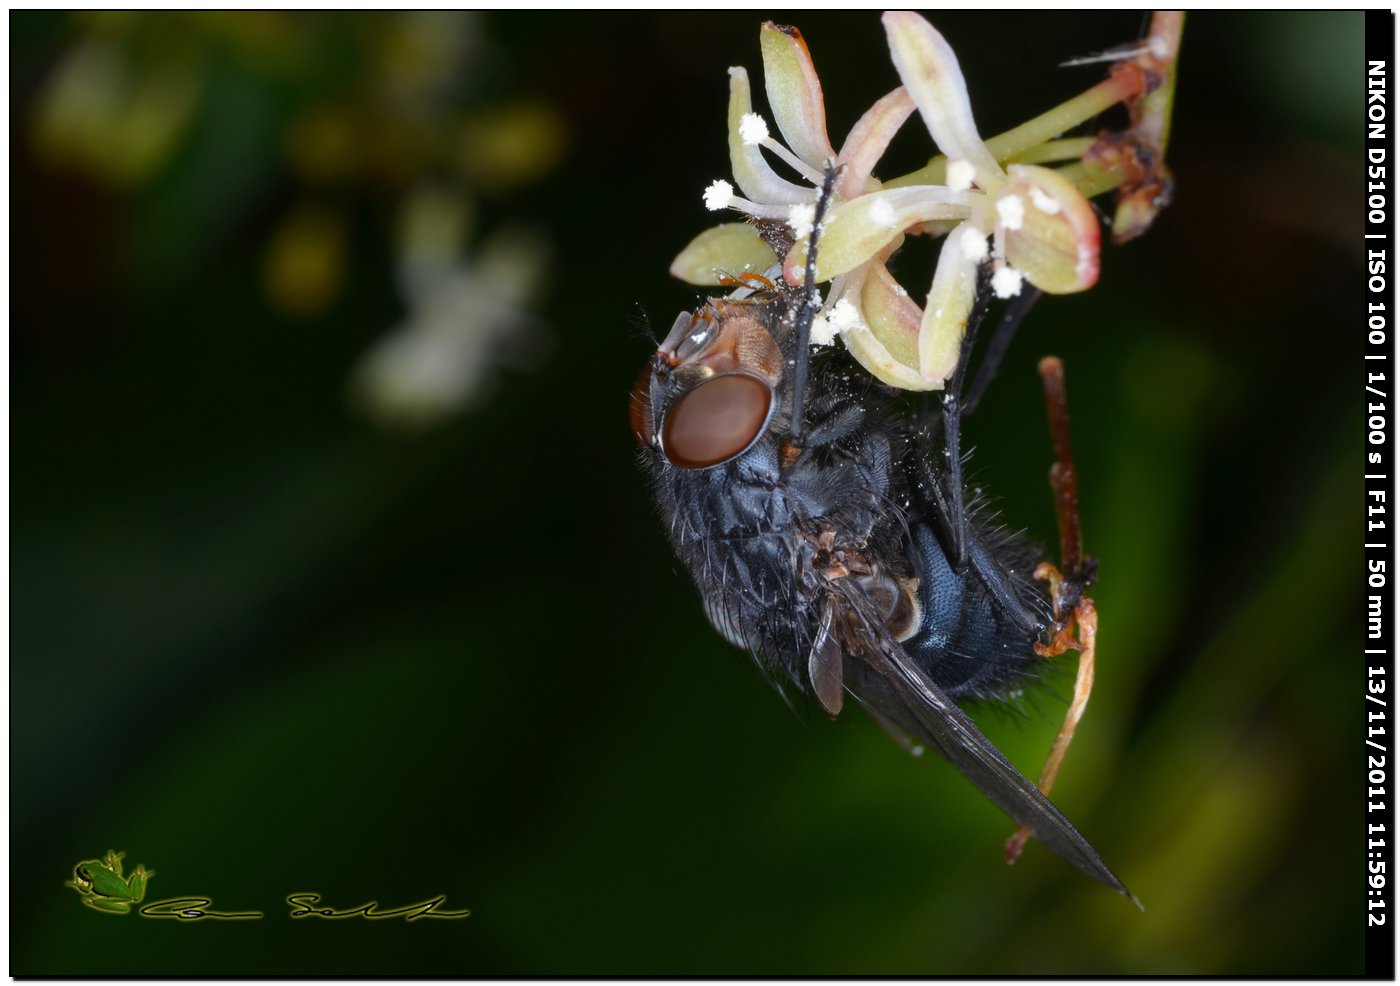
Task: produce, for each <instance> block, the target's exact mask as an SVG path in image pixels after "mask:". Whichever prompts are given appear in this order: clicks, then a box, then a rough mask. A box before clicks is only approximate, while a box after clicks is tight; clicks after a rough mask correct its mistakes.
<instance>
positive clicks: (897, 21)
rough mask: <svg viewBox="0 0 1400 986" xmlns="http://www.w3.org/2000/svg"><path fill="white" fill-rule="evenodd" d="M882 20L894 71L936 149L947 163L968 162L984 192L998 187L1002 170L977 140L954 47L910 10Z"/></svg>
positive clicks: (891, 12) (898, 11) (969, 103)
mask: <svg viewBox="0 0 1400 986" xmlns="http://www.w3.org/2000/svg"><path fill="white" fill-rule="evenodd" d="M882 19H883V20H884V22H885V33H886V35H887V36H888V38H889V43H890V57H891V58H892V59H893V60H894V67H895V69H896V70H897V71H898V72H899V78H900V80H901V81H902V82H903V83H904V85H905V88H907V89H908V90H909V94H910V95H911V96H913V97H914V103H915V105H917V106H918V107H919V113H920V114H921V115H922V116H923V118H924V123H925V124H926V125H927V126H928V131H929V133H930V134H932V135H933V140H934V143H936V144H937V145H938V149H939V150H941V151H942V152H943V153H944V154H946V155H947V156H948V158H949V159H950V160H959V159H960V160H964V161H968V162H970V163H971V164H972V165H973V167H975V168H976V169H977V183H978V184H979V185H981V186H982V187H983V188H988V187H989V186H995V185H997V184H999V182H998V181H997V179H998V178H999V177H1000V176H1001V174H1002V171H1001V167H1000V166H999V165H998V164H997V162H996V160H995V159H994V158H993V157H992V155H991V152H989V151H988V150H987V145H986V144H984V143H983V142H982V138H981V137H980V136H978V133H977V124H976V122H975V121H974V120H973V119H972V102H971V100H969V99H968V96H967V83H966V81H965V80H964V79H963V74H962V69H961V68H959V67H958V58H957V56H956V55H955V54H953V49H952V48H951V47H950V46H949V45H948V42H947V41H945V40H943V35H941V34H939V33H938V32H937V31H935V30H934V29H933V25H931V24H930V23H929V22H928V21H926V20H924V19H923V18H922V17H920V16H919V15H918V14H915V13H913V12H911V11H907V10H891V11H887V12H886V13H885V14H884V17H883V18H882Z"/></svg>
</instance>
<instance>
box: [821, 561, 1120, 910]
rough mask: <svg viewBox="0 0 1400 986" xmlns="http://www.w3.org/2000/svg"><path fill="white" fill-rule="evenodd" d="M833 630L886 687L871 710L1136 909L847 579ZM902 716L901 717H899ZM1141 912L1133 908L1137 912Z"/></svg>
mask: <svg viewBox="0 0 1400 986" xmlns="http://www.w3.org/2000/svg"><path fill="white" fill-rule="evenodd" d="M830 588H831V591H832V593H833V596H834V598H833V599H832V604H833V605H834V608H835V609H836V611H837V612H836V617H835V623H836V626H837V628H838V629H837V632H838V634H839V635H840V636H841V637H842V643H843V645H844V647H845V649H846V652H847V653H848V654H850V655H851V656H852V657H855V658H856V659H857V660H859V661H860V662H861V663H863V664H864V665H865V666H866V667H867V668H868V669H869V670H870V671H871V672H873V673H874V675H875V677H876V678H877V679H878V680H879V681H881V682H883V684H884V685H885V686H886V688H885V689H884V691H886V692H888V693H889V694H891V695H893V696H894V699H895V700H896V701H897V702H898V705H899V706H900V708H898V709H895V708H891V709H888V710H881V709H878V708H877V709H876V710H875V711H876V712H883V713H885V715H886V716H887V717H889V718H897V719H898V720H900V721H901V722H905V723H908V724H911V725H915V724H916V725H917V727H918V731H919V732H920V733H921V734H922V736H923V738H924V739H925V740H927V742H928V743H929V744H931V745H932V746H933V748H934V749H936V750H937V751H938V752H939V753H940V754H942V755H943V756H944V757H945V758H946V759H947V760H948V761H949V762H950V763H952V764H953V766H954V767H957V768H958V770H960V771H961V772H962V773H963V775H964V776H965V777H967V779H968V780H970V781H972V783H973V784H975V785H977V788H978V789H979V790H980V791H981V792H982V793H983V794H985V795H986V796H987V798H988V799H989V800H990V801H991V802H992V803H993V804H994V805H996V806H997V807H998V808H1000V809H1001V810H1002V811H1004V812H1006V814H1007V815H1008V816H1010V817H1011V818H1012V819H1013V820H1014V821H1015V822H1017V823H1018V824H1020V825H1024V826H1025V827H1026V828H1028V829H1029V830H1030V831H1031V833H1032V834H1034V835H1035V837H1036V838H1037V839H1039V840H1040V841H1041V842H1042V843H1044V844H1045V845H1046V846H1047V847H1048V848H1049V849H1050V850H1051V851H1052V852H1053V853H1055V855H1057V856H1059V857H1060V858H1061V859H1063V860H1065V861H1066V862H1069V863H1071V864H1073V865H1074V866H1076V867H1078V868H1079V869H1080V870H1081V871H1082V872H1084V873H1085V874H1087V875H1088V876H1091V877H1093V878H1094V879H1095V880H1098V881H1099V882H1100V883H1102V884H1104V885H1105V886H1107V887H1111V888H1112V889H1114V890H1116V891H1118V892H1119V893H1120V894H1123V895H1124V896H1125V897H1128V898H1129V899H1131V900H1133V901H1134V902H1135V903H1136V900H1137V898H1135V897H1133V895H1132V894H1130V893H1129V892H1128V888H1127V887H1125V886H1123V882H1122V881H1121V880H1119V879H1118V877H1116V876H1115V875H1114V874H1113V871H1112V870H1110V869H1109V868H1108V865H1107V864H1106V863H1104V861H1103V860H1102V859H1101V858H1100V857H1099V854H1098V853H1097V852H1095V851H1094V847H1093V846H1091V845H1089V842H1088V840H1086V839H1085V838H1084V836H1082V835H1080V834H1079V832H1078V831H1077V830H1076V829H1075V827H1074V826H1073V825H1071V824H1070V823H1069V819H1067V818H1065V816H1064V815H1062V814H1061V813H1060V810H1059V809H1058V808H1056V807H1055V806H1054V805H1053V804H1051V803H1050V799H1049V798H1047V797H1046V796H1045V795H1044V794H1042V793H1041V792H1040V789H1039V788H1037V787H1036V786H1035V785H1034V784H1032V783H1031V782H1030V781H1029V780H1027V779H1026V778H1025V777H1024V776H1023V775H1022V774H1021V772H1020V771H1019V770H1017V769H1016V768H1015V767H1014V766H1012V764H1011V761H1009V760H1007V759H1006V757H1005V756H1003V755H1002V752H1001V751H1000V750H998V749H997V748H996V747H995V746H993V745H992V742H991V740H989V739H987V737H985V736H983V735H982V732H981V730H979V729H978V728H977V726H976V725H975V724H974V723H973V721H972V720H971V719H969V718H968V717H967V714H966V713H964V712H963V711H962V710H961V709H959V708H958V707H957V706H956V705H954V704H953V701H952V699H950V698H948V696H947V695H945V694H943V690H942V689H941V688H939V687H938V686H937V685H936V684H934V683H933V681H932V680H931V679H930V678H929V676H928V675H927V674H925V673H924V672H923V670H922V669H921V668H920V667H919V666H918V665H917V664H915V663H914V661H913V660H912V659H911V658H910V657H909V655H908V654H906V653H905V652H904V648H903V647H901V646H900V645H899V642H898V641H896V640H894V639H893V638H892V637H891V636H890V634H889V633H888V632H887V631H886V630H885V628H884V626H883V624H882V623H881V621H880V620H879V619H878V617H877V615H876V614H875V613H874V611H873V607H872V605H871V603H870V601H869V599H867V598H866V596H865V593H864V592H863V591H862V590H861V589H860V587H859V586H857V585H855V584H854V583H853V582H852V581H851V580H850V579H838V580H836V581H835V582H832V583H830ZM900 713H905V714H900ZM1139 906H1140V905H1139Z"/></svg>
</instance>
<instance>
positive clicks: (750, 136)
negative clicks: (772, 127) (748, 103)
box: [739, 113, 768, 147]
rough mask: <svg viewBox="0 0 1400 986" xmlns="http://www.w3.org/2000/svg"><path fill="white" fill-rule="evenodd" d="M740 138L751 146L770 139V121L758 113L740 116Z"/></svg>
mask: <svg viewBox="0 0 1400 986" xmlns="http://www.w3.org/2000/svg"><path fill="white" fill-rule="evenodd" d="M739 139H740V140H742V141H743V142H744V143H745V144H746V145H747V146H749V147H752V146H753V145H754V144H761V143H763V142H764V141H765V140H767V139H768V123H767V122H766V121H765V120H764V119H763V117H761V116H759V115H758V114H757V113H745V114H744V115H743V116H742V117H740V118H739Z"/></svg>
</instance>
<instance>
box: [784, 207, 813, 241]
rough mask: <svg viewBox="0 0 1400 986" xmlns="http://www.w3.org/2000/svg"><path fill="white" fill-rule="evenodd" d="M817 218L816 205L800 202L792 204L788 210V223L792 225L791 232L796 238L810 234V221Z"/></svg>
mask: <svg viewBox="0 0 1400 986" xmlns="http://www.w3.org/2000/svg"><path fill="white" fill-rule="evenodd" d="M816 218H817V207H816V206H814V205H807V204H806V203H802V204H799V205H795V206H792V207H791V208H790V209H789V210H788V225H789V226H791V227H792V231H793V233H795V234H796V235H797V238H798V239H801V238H802V237H804V236H810V235H811V233H812V223H813V222H814V221H815V220H816Z"/></svg>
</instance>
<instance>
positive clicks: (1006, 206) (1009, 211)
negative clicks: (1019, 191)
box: [997, 195, 1026, 229]
mask: <svg viewBox="0 0 1400 986" xmlns="http://www.w3.org/2000/svg"><path fill="white" fill-rule="evenodd" d="M997 218H998V219H999V220H1001V225H1002V226H1003V227H1004V228H1006V229H1020V228H1021V223H1022V222H1024V221H1025V218H1026V204H1025V203H1024V202H1022V201H1021V196H1019V195H1007V196H1004V197H1003V198H1000V199H997Z"/></svg>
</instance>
